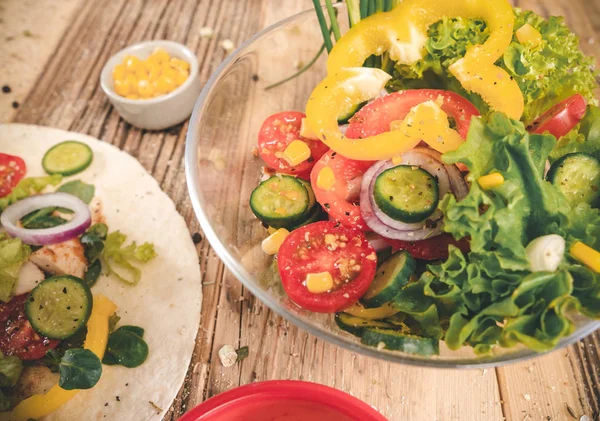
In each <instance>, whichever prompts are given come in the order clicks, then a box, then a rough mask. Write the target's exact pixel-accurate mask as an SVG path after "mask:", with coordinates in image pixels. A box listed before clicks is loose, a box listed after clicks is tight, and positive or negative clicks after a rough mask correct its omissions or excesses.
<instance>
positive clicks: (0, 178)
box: [0, 153, 27, 197]
mask: <svg viewBox="0 0 600 421" xmlns="http://www.w3.org/2000/svg"><path fill="white" fill-rule="evenodd" d="M26 170H27V167H26V165H25V161H23V160H22V159H21V158H19V157H18V156H14V155H8V154H5V153H0V197H4V196H6V195H7V194H9V193H10V192H11V191H12V189H13V187H15V186H16V185H17V183H18V182H19V181H21V179H22V178H23V177H25V171H26Z"/></svg>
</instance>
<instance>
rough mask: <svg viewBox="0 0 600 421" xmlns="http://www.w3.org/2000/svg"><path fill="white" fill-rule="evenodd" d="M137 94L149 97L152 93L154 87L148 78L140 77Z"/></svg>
mask: <svg viewBox="0 0 600 421" xmlns="http://www.w3.org/2000/svg"><path fill="white" fill-rule="evenodd" d="M137 88H138V94H139V96H140V97H142V98H150V97H152V95H153V94H154V88H153V87H152V84H151V83H150V82H149V81H148V79H140V80H139V81H138V84H137Z"/></svg>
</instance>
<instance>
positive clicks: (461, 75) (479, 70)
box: [313, 0, 524, 129]
mask: <svg viewBox="0 0 600 421" xmlns="http://www.w3.org/2000/svg"><path fill="white" fill-rule="evenodd" d="M444 17H447V18H453V17H464V18H472V19H474V18H479V19H483V20H485V21H486V23H487V25H488V27H489V28H490V36H489V38H488V39H487V40H486V42H485V43H484V44H482V45H475V46H473V47H471V48H470V49H469V50H468V51H467V52H466V54H465V56H464V57H463V58H461V59H460V60H458V61H457V62H455V63H454V64H453V65H452V66H450V69H449V70H450V72H451V73H452V74H453V75H454V76H455V77H456V78H457V79H458V80H459V81H460V83H461V84H462V86H463V87H464V88H465V89H467V90H469V91H472V92H475V93H477V94H479V95H480V96H481V97H482V98H483V99H484V100H485V101H486V102H487V103H488V104H489V105H490V107H491V108H492V109H494V110H496V111H501V112H503V113H505V114H507V115H508V116H509V117H511V118H514V119H519V118H520V117H521V115H522V114H523V109H524V99H523V94H522V93H521V90H520V89H519V86H518V84H517V83H516V81H514V80H513V79H512V78H511V77H510V75H509V74H508V73H507V72H506V71H505V70H503V69H501V68H500V67H497V66H496V65H495V64H494V63H495V62H496V60H498V58H500V57H501V56H502V54H503V53H504V51H506V49H507V48H508V46H509V45H510V42H511V40H512V36H513V28H514V14H513V10H512V7H511V5H510V4H509V3H508V1H507V0H405V1H403V2H402V3H400V4H399V5H398V6H397V7H396V8H395V9H394V10H392V11H390V12H386V13H378V14H375V15H372V16H370V17H368V18H366V19H364V20H361V21H360V22H358V24H356V25H355V26H353V27H352V28H351V29H350V31H348V32H347V33H346V34H345V35H344V36H343V37H342V38H341V39H340V40H339V41H338V42H337V43H336V45H335V46H334V48H333V49H332V50H331V53H330V54H329V59H328V61H327V72H328V74H329V75H331V74H333V73H335V72H337V71H339V70H340V69H344V68H348V67H358V66H362V65H363V63H364V62H365V60H366V59H367V58H368V57H369V56H371V55H372V54H375V55H381V54H382V53H384V52H386V51H388V52H389V55H390V58H391V59H392V60H394V61H397V62H398V63H401V64H412V63H414V62H416V61H418V60H420V59H421V58H422V57H423V54H424V52H425V49H424V47H425V43H426V41H427V29H428V27H429V26H430V25H431V24H433V23H435V22H437V21H439V20H441V19H442V18H444ZM313 129H314V128H313Z"/></svg>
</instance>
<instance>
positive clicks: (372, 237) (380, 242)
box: [365, 232, 390, 251]
mask: <svg viewBox="0 0 600 421" xmlns="http://www.w3.org/2000/svg"><path fill="white" fill-rule="evenodd" d="M365 237H366V238H367V241H368V242H369V244H371V247H373V248H374V249H375V251H381V250H385V249H387V248H389V247H390V245H389V244H388V243H387V241H385V238H383V237H382V236H381V235H379V234H377V233H374V232H367V233H365Z"/></svg>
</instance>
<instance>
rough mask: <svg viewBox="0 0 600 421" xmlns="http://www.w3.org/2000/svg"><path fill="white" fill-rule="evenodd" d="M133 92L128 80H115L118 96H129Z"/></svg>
mask: <svg viewBox="0 0 600 421" xmlns="http://www.w3.org/2000/svg"><path fill="white" fill-rule="evenodd" d="M130 91H131V85H130V84H129V83H128V82H127V81H126V80H115V92H116V93H117V95H121V96H127V95H129V93H130Z"/></svg>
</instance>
